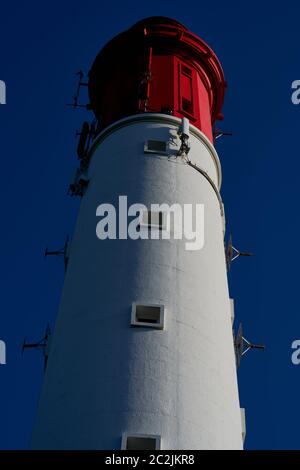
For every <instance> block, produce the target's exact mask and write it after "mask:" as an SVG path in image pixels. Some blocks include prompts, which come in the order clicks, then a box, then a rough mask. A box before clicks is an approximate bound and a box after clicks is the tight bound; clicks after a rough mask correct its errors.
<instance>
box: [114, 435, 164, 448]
mask: <svg viewBox="0 0 300 470" xmlns="http://www.w3.org/2000/svg"><path fill="white" fill-rule="evenodd" d="M159 449H160V436H153V435H147V434H126V433H125V434H123V437H122V450H159Z"/></svg>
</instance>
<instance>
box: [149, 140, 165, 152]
mask: <svg viewBox="0 0 300 470" xmlns="http://www.w3.org/2000/svg"><path fill="white" fill-rule="evenodd" d="M167 151H168V149H167V142H165V141H164V140H147V141H146V142H145V145H144V152H145V153H158V154H162V155H167V154H168V152H167Z"/></svg>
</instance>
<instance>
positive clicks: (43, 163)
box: [0, 0, 300, 449]
mask: <svg viewBox="0 0 300 470" xmlns="http://www.w3.org/2000/svg"><path fill="white" fill-rule="evenodd" d="M152 15H165V16H170V17H174V18H176V19H177V20H179V21H181V22H182V23H183V24H185V25H186V26H187V27H189V28H190V29H191V30H192V31H193V32H195V33H196V34H198V35H199V36H201V37H202V38H203V39H204V40H206V41H207V42H208V43H209V44H210V45H211V46H212V48H213V49H214V50H215V52H216V53H217V55H218V57H219V59H220V60H221V62H222V64H223V68H224V71H225V76H226V78H227V81H228V92H227V96H226V100H225V107H224V114H225V121H224V123H223V124H222V127H223V128H224V129H226V130H229V131H232V132H233V134H234V136H233V137H226V138H223V139H220V140H219V141H218V145H217V151H218V153H219V155H220V158H221V161H222V166H223V177H224V179H223V189H222V194H223V198H224V202H225V209H226V218H227V228H228V231H230V232H232V234H233V237H234V240H235V242H236V244H237V245H238V246H239V247H240V248H241V249H247V250H251V251H253V252H254V253H255V256H254V257H253V258H249V259H240V260H238V261H237V262H235V264H234V265H233V266H232V270H231V272H230V289H231V296H232V297H234V298H235V302H236V316H237V321H242V322H243V325H244V330H245V332H246V334H247V336H248V337H249V338H250V339H252V340H253V341H257V342H265V343H266V345H267V350H266V351H265V353H263V352H259V351H253V352H251V353H249V355H248V356H247V357H245V359H244V360H243V363H242V367H241V368H240V371H239V383H240V400H241V405H242V406H243V407H245V408H246V413H247V440H246V447H247V448H248V449H299V448H300V438H299V432H298V428H299V426H298V422H299V421H300V408H299V390H298V389H299V387H300V365H299V366H298V367H297V366H294V365H292V364H291V360H290V356H291V348H290V346H291V342H292V341H293V340H294V339H298V338H299V339H300V316H299V312H300V308H299V293H300V287H299V273H298V271H299V269H298V266H299V263H300V252H299V250H298V246H299V229H300V222H299V207H300V205H299V202H300V186H299V170H300V155H299V125H300V105H299V106H294V105H292V103H291V100H290V94H291V91H290V86H291V82H292V81H293V80H296V79H300V60H299V17H300V16H299V15H300V4H299V3H298V6H297V4H296V2H295V3H292V2H285V3H281V4H278V6H276V4H275V3H273V2H272V3H271V2H269V3H267V4H265V3H263V2H262V1H259V2H258V1H252V2H250V3H244V2H239V3H238V2H235V3H229V2H224V1H216V0H215V1H213V2H199V1H195V0H191V1H190V2H182V1H178V0H172V1H164V2H162V1H161V0H159V1H158V0H152V1H151V2H141V1H139V2H133V1H131V2H130V1H129V2H128V1H127V2H126V3H125V2H119V3H118V2H115V1H112V2H105V3H101V2H100V1H89V0H85V1H82V0H80V1H77V0H73V1H72V2H62V1H60V2H57V1H54V0H53V1H52V2H40V1H28V2H20V1H19V2H11V3H9V2H5V3H3V4H2V5H1V19H0V23H1V24H0V51H1V55H0V79H1V80H5V82H6V85H7V105H6V106H0V152H1V186H0V188H1V193H2V195H1V221H2V230H1V234H0V235H1V244H0V248H1V274H2V275H1V317H0V339H2V340H5V341H6V343H7V365H6V366H0V448H1V449H19V448H26V447H27V446H28V441H29V437H30V433H31V428H32V423H33V419H34V415H35V412H36V408H37V401H38V396H39V392H40V386H41V382H42V379H43V370H42V358H41V357H40V356H39V354H38V353H37V352H35V351H28V352H27V353H26V355H24V357H22V356H21V345H22V342H23V338H24V336H27V338H28V339H38V338H39V337H41V336H42V335H43V332H44V328H45V326H46V324H47V322H48V321H50V322H51V323H52V324H53V322H54V319H55V316H56V312H57V308H58V303H59V298H60V293H61V288H62V283H63V265H62V262H61V260H60V259H56V258H55V259H48V260H47V261H44V258H43V250H44V248H45V246H46V245H48V246H53V247H57V246H60V245H62V244H63V242H64V239H65V236H66V234H67V233H72V228H73V225H74V221H75V217H76V211H77V208H78V201H77V200H76V199H75V198H70V197H68V196H67V195H66V192H67V187H68V184H69V182H70V179H71V177H72V174H73V171H74V169H75V168H76V164H77V161H76V156H75V149H76V140H75V137H74V135H75V131H76V129H78V128H79V127H80V124H81V122H82V120H83V119H84V118H85V117H86V114H87V113H86V112H85V111H81V110H77V111H73V110H71V109H70V108H67V107H65V103H66V102H68V101H69V100H70V99H71V97H72V94H73V92H74V87H75V83H76V81H75V77H74V72H76V71H77V70H79V69H83V70H85V71H88V70H89V68H90V66H91V63H92V61H93V59H94V57H95V55H96V53H97V52H98V51H99V49H100V48H101V47H102V46H103V45H104V44H105V43H106V42H107V41H108V40H109V39H110V38H111V37H113V36H114V35H115V34H116V33H118V32H120V31H122V30H124V29H127V28H128V27H130V26H131V25H132V24H133V23H134V22H136V21H137V20H139V19H141V18H143V17H146V16H152ZM78 354H80V351H79V352H78Z"/></svg>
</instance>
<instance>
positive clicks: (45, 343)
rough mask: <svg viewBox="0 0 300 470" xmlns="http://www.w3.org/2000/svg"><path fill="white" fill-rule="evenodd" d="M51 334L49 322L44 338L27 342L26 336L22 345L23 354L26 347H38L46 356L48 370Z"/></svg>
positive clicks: (45, 365) (45, 364)
mask: <svg viewBox="0 0 300 470" xmlns="http://www.w3.org/2000/svg"><path fill="white" fill-rule="evenodd" d="M50 336H51V329H50V325H49V323H48V324H47V326H46V330H45V334H44V336H43V338H42V339H40V340H39V341H37V342H35V343H27V342H26V338H24V341H23V345H22V355H23V354H24V351H25V349H36V350H38V351H41V352H42V354H43V356H44V370H46V367H47V362H48V352H49V351H48V350H49V341H50Z"/></svg>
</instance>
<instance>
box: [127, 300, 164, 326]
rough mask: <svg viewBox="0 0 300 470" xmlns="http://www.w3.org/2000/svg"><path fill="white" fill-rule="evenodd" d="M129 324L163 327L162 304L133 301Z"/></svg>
mask: <svg viewBox="0 0 300 470" xmlns="http://www.w3.org/2000/svg"><path fill="white" fill-rule="evenodd" d="M131 325H132V326H143V327H150V328H157V329H159V330H162V329H163V327H164V306H163V305H160V304H148V303H141V302H133V304H132V309H131Z"/></svg>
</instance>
